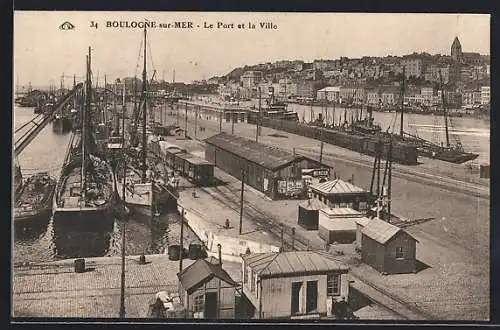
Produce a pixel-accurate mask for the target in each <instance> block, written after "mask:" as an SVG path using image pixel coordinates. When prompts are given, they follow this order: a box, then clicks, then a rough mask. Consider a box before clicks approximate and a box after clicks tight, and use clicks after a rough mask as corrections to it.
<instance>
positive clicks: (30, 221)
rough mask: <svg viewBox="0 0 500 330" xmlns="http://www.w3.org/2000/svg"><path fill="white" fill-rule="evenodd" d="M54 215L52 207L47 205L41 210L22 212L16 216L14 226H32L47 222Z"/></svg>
mask: <svg viewBox="0 0 500 330" xmlns="http://www.w3.org/2000/svg"><path fill="white" fill-rule="evenodd" d="M51 215H52V208H50V207H46V208H43V209H39V210H34V211H28V212H20V213H18V214H17V215H16V216H14V226H16V227H17V226H23V227H30V226H32V225H36V224H38V223H39V222H46V221H47V219H49V218H50V216H51Z"/></svg>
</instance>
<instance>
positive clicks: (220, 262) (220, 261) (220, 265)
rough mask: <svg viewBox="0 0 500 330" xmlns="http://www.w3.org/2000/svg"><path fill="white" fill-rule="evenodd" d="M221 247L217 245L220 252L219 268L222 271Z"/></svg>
mask: <svg viewBox="0 0 500 330" xmlns="http://www.w3.org/2000/svg"><path fill="white" fill-rule="evenodd" d="M221 247H222V246H221V245H220V244H217V250H218V251H219V267H220V268H221V269H222V252H221Z"/></svg>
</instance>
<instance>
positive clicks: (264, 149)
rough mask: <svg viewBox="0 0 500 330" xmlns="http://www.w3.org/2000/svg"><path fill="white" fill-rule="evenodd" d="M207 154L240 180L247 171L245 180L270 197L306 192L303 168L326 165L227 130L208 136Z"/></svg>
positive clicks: (209, 158)
mask: <svg viewBox="0 0 500 330" xmlns="http://www.w3.org/2000/svg"><path fill="white" fill-rule="evenodd" d="M205 158H206V159H207V160H208V161H209V162H211V163H213V164H215V166H217V167H218V168H220V169H221V170H223V171H225V172H227V173H228V174H230V175H232V176H234V177H236V178H238V179H240V180H241V178H242V172H244V173H245V183H246V184H248V185H250V186H251V187H253V188H255V189H257V190H259V191H261V192H263V193H264V194H265V195H267V196H268V197H270V198H271V199H288V198H293V197H296V196H300V195H304V194H305V193H306V186H305V183H304V179H303V178H302V170H303V169H313V168H324V166H321V164H320V163H319V162H318V161H316V160H313V159H309V158H307V157H305V156H302V155H295V154H292V153H290V152H288V151H284V150H281V149H279V148H276V147H271V146H267V145H265V144H261V143H257V142H255V141H253V140H248V139H246V138H243V137H239V136H234V135H230V134H227V133H225V132H222V133H219V134H217V135H214V136H212V137H209V138H208V139H206V140H205Z"/></svg>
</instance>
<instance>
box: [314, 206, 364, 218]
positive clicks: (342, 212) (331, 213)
mask: <svg viewBox="0 0 500 330" xmlns="http://www.w3.org/2000/svg"><path fill="white" fill-rule="evenodd" d="M321 213H324V214H325V215H326V216H328V217H330V218H360V217H362V216H363V213H362V212H359V211H356V210H354V209H351V208H350V207H326V208H322V209H321Z"/></svg>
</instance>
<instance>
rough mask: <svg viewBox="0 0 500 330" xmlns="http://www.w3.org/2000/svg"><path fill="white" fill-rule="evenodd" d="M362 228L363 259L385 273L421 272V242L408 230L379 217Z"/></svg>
mask: <svg viewBox="0 0 500 330" xmlns="http://www.w3.org/2000/svg"><path fill="white" fill-rule="evenodd" d="M362 227H363V228H362V229H361V235H362V237H361V260H362V261H363V262H364V263H366V264H368V265H370V266H372V267H373V268H375V269H376V270H378V271H379V272H381V273H382V274H405V273H413V272H416V271H417V268H416V267H417V259H416V250H417V242H418V241H417V240H416V239H415V238H414V237H413V236H411V235H410V234H408V233H407V232H406V231H405V230H403V229H401V228H399V227H397V226H394V225H392V224H390V223H388V222H386V221H383V220H380V219H378V218H374V219H372V220H371V221H370V222H368V223H366V224H365V225H364V226H362Z"/></svg>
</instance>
